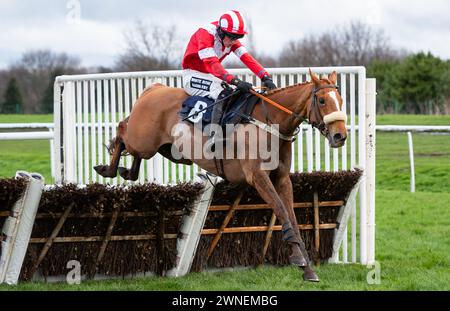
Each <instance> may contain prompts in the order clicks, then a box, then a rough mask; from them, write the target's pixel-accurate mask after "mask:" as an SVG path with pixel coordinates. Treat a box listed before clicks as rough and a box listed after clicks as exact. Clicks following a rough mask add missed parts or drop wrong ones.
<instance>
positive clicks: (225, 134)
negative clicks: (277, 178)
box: [171, 122, 280, 170]
mask: <svg viewBox="0 0 450 311" xmlns="http://www.w3.org/2000/svg"><path fill="white" fill-rule="evenodd" d="M191 128H192V127H191V126H189V125H188V124H186V123H183V122H181V123H178V124H176V125H175V126H174V127H173V128H172V133H171V135H172V137H174V138H175V139H174V142H173V144H172V150H171V155H172V157H173V158H174V159H176V160H179V159H181V158H186V159H191V160H201V159H204V160H212V159H222V160H232V159H241V160H243V159H249V160H253V159H259V160H260V161H261V162H260V168H261V169H262V170H274V169H276V168H277V167H278V166H279V159H280V155H279V141H280V139H279V138H278V137H277V136H276V135H273V134H269V133H268V132H267V131H265V130H262V129H261V128H259V127H257V126H255V125H253V124H237V125H233V124H227V125H226V126H225V128H224V129H223V128H222V127H221V126H219V125H217V124H209V125H207V126H206V127H205V128H204V130H201V129H200V128H198V127H197V126H194V129H193V131H192V130H191ZM271 130H272V131H273V132H279V127H278V125H275V124H273V125H272V126H271ZM211 132H215V144H214V145H212V144H208V143H205V142H206V141H207V139H208V138H209V136H210V133H211Z"/></svg>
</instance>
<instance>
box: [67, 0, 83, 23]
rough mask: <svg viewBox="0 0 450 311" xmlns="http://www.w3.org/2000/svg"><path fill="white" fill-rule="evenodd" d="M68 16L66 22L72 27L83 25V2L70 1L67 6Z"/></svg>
mask: <svg viewBox="0 0 450 311" xmlns="http://www.w3.org/2000/svg"><path fill="white" fill-rule="evenodd" d="M66 8H67V10H68V11H67V14H66V22H67V23H68V24H71V25H78V24H80V23H81V2H80V0H69V1H67V4H66Z"/></svg>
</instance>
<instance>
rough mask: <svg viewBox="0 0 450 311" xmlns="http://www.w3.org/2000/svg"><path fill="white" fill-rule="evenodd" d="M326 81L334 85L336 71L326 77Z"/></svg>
mask: <svg viewBox="0 0 450 311" xmlns="http://www.w3.org/2000/svg"><path fill="white" fill-rule="evenodd" d="M328 80H330V82H331V83H333V84H336V82H337V73H336V71H333V72H332V73H330V74H329V75H328Z"/></svg>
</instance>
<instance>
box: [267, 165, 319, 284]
mask: <svg viewBox="0 0 450 311" xmlns="http://www.w3.org/2000/svg"><path fill="white" fill-rule="evenodd" d="M274 184H275V189H276V191H277V193H278V195H279V196H280V199H281V201H282V202H283V204H284V206H285V207H286V210H287V213H288V215H289V220H290V222H291V224H292V227H293V229H294V231H295V234H296V235H297V236H298V239H299V241H300V243H299V246H300V250H301V251H302V254H303V257H304V258H305V259H306V261H307V262H308V263H309V258H308V252H307V250H306V247H305V243H304V242H303V240H302V237H301V235H300V230H299V228H298V223H297V217H296V216H295V212H294V195H293V191H292V182H291V179H290V178H289V172H284V173H283V174H282V175H279V176H277V178H276V180H275V182H274ZM294 264H295V262H294ZM299 266H301V265H299ZM301 268H302V269H303V271H304V274H303V278H304V279H305V280H307V281H312V282H318V281H319V277H318V276H317V274H316V273H315V272H314V271H313V270H312V268H311V267H310V266H309V265H306V266H301Z"/></svg>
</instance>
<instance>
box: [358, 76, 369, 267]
mask: <svg viewBox="0 0 450 311" xmlns="http://www.w3.org/2000/svg"><path fill="white" fill-rule="evenodd" d="M358 129H359V133H358V162H359V165H360V166H361V167H362V168H363V169H364V172H363V179H362V181H361V186H360V190H359V223H360V228H359V254H360V261H361V264H363V265H365V264H367V188H366V187H367V186H366V184H367V180H366V178H367V173H368V170H367V167H366V70H365V68H364V69H363V70H361V71H360V72H359V73H358Z"/></svg>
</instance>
